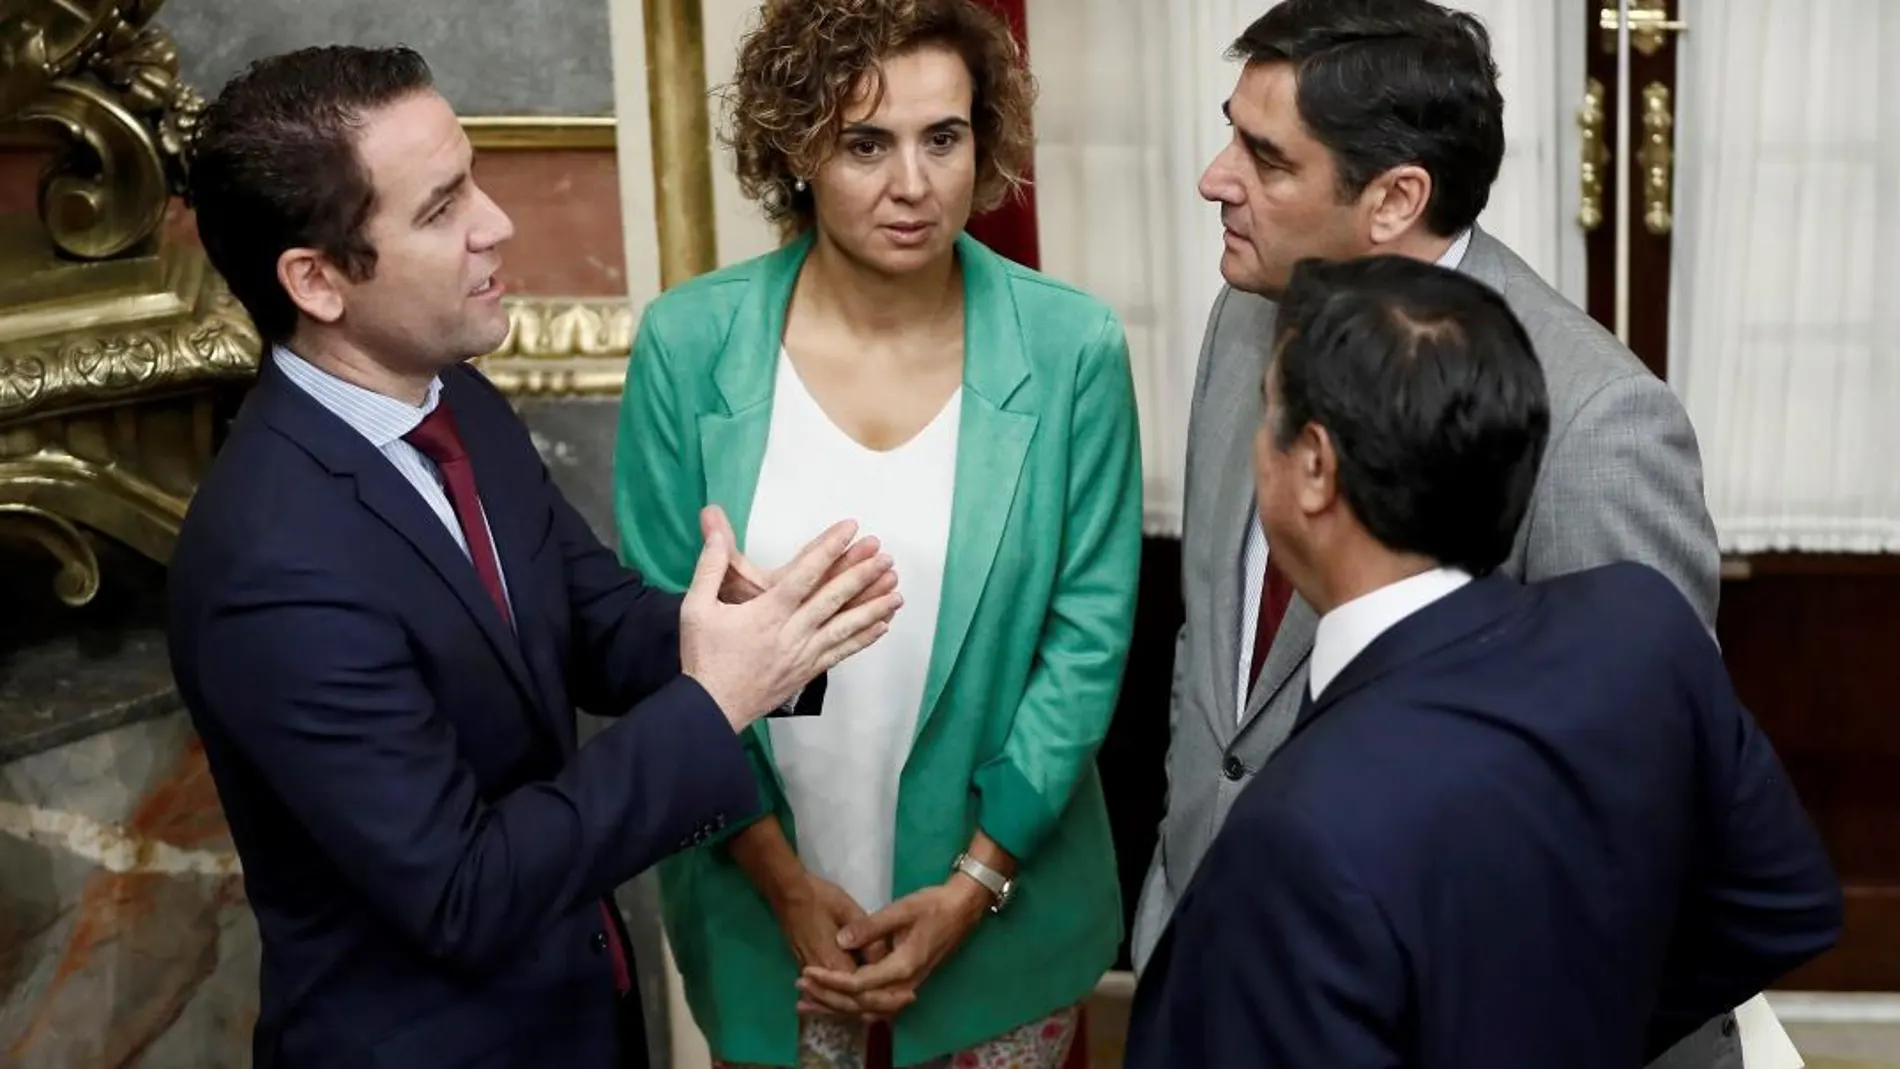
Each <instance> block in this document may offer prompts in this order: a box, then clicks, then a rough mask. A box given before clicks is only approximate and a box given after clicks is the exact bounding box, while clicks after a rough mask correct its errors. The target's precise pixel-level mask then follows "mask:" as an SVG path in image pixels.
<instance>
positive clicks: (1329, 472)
mask: <svg viewBox="0 0 1900 1069" xmlns="http://www.w3.org/2000/svg"><path fill="white" fill-rule="evenodd" d="M1292 453H1293V458H1294V462H1295V465H1296V467H1295V469H1294V470H1295V472H1296V475H1297V478H1298V479H1299V495H1298V500H1299V504H1300V511H1301V512H1304V513H1305V514H1306V515H1308V516H1317V515H1319V514H1320V513H1322V512H1325V511H1326V510H1327V509H1329V508H1331V507H1332V505H1333V502H1334V501H1335V500H1337V499H1338V497H1339V454H1338V453H1337V452H1336V451H1335V450H1334V449H1333V436H1332V435H1330V434H1328V433H1326V428H1324V427H1322V426H1320V425H1319V424H1317V423H1308V424H1307V425H1306V426H1305V427H1303V428H1301V430H1300V436H1299V437H1298V438H1296V439H1294V440H1293V448H1292Z"/></svg>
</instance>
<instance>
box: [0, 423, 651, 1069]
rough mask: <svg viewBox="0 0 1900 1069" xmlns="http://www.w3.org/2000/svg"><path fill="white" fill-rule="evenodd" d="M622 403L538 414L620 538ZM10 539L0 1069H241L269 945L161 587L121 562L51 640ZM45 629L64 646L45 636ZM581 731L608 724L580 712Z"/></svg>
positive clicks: (45, 580)
mask: <svg viewBox="0 0 1900 1069" xmlns="http://www.w3.org/2000/svg"><path fill="white" fill-rule="evenodd" d="M615 405H616V402H615V401H614V400H613V399H611V398H609V399H600V400H549V401H530V402H524V403H523V405H522V408H523V415H524V417H525V418H526V419H527V420H528V422H529V424H530V427H531V428H532V430H533V433H534V436H535V440H536V444H537V445H538V446H539V447H540V448H541V450H542V454H543V456H544V457H545V458H546V459H547V461H548V464H549V467H550V469H551V470H552V471H553V473H554V477H555V479H556V480H557V482H559V483H560V484H561V485H562V487H563V489H564V490H566V492H567V493H568V495H569V496H570V498H571V499H572V500H573V501H574V503H575V505H576V507H577V508H579V509H580V510H581V512H582V513H583V515H585V516H586V517H587V519H588V520H589V521H590V523H592V524H593V525H594V526H595V528H596V530H597V531H601V532H607V531H610V530H611V524H612V511H611V488H610V484H609V476H608V472H609V471H610V467H611V465H610V461H609V459H608V458H609V457H610V455H611V450H612V442H613V423H614V415H615ZM17 549H18V547H16V546H11V545H8V544H0V564H4V567H0V589H5V590H6V591H7V592H8V595H9V598H10V600H11V602H12V604H13V606H14V607H16V608H19V609H20V610H21V611H20V612H19V613H17V614H12V615H8V616H6V617H5V618H0V1065H4V1066H7V1067H9V1069H240V1067H243V1066H248V1065H250V1063H251V1058H250V1034H251V1026H252V1023H253V1021H254V1020H255V1018H256V1013H257V969H258V954H259V947H258V938H257V928H256V924H255V922H254V920H253V918H252V915H251V912H250V910H249V908H248V907H247V905H246V901H245V898H244V888H243V880H242V875H241V871H240V868H239V865H238V861H237V857H236V855H235V853H234V852H233V848H232V844H231V839H230V834H229V831H228V829H227V827H226V824H225V821H224V816H223V811H222V809H221V807H220V805H219V803H218V798H217V793H216V790H215V787H214V785H213V783H212V780H211V776H210V772H209V770H208V768H207V767H206V764H205V759H204V753H203V749H202V747H201V746H200V744H199V742H198V739H197V737H196V735H195V733H194V732H193V731H192V730H191V725H190V723H189V721H188V719H187V717H186V716H185V714H184V713H183V712H182V711H181V710H180V709H179V707H178V703H177V700H176V698H175V696H174V695H173V694H172V693H171V690H170V685H169V672H168V668H167V665H166V662H165V654H164V645H163V641H162V637H161V636H160V635H159V634H158V633H157V632H156V631H155V626H156V623H157V620H158V615H157V611H156V610H157V604H158V601H157V595H158V593H159V591H160V590H161V589H162V573H160V572H159V571H158V570H157V569H156V567H155V566H146V567H140V566H139V565H138V564H137V563H136V562H133V561H130V560H125V559H114V560H111V561H109V562H108V563H109V564H113V565H116V567H110V568H108V572H107V574H108V576H109V577H114V578H113V579H112V581H111V582H110V583H109V585H108V588H107V589H106V590H104V591H102V594H101V601H100V603H98V604H96V605H94V606H90V607H88V608H87V609H86V610H82V611H80V612H78V613H76V614H74V616H73V618H72V620H71V621H70V623H71V626H65V627H60V628H53V627H52V626H51V623H52V621H53V619H54V614H56V613H59V612H62V611H64V612H70V611H71V610H62V609H60V608H59V607H57V606H56V605H54V604H53V603H52V601H51V587H50V582H49V580H50V574H51V565H50V563H49V562H45V561H40V560H38V559H37V558H35V557H33V556H32V555H30V554H27V555H21V554H20V553H18V552H17ZM52 632H57V635H56V636H52V634H51V633H52ZM584 720H586V721H587V722H585V723H584V724H583V735H587V734H591V733H592V731H593V730H596V729H597V728H598V726H599V725H598V723H597V722H594V721H592V720H591V718H584ZM619 901H620V905H621V909H622V912H623V913H624V914H625V916H626V917H627V921H628V928H629V931H630V932H631V934H632V936H633V940H634V948H635V953H636V956H637V966H638V972H639V979H640V984H641V988H642V995H643V1001H644V1004H645V1006H646V1008H647V1019H648V1036H649V1040H650V1044H651V1051H650V1054H651V1055H652V1057H653V1059H654V1064H655V1065H660V1066H664V1065H667V1064H668V1063H669V1060H670V1057H671V1042H672V1040H671V1036H670V1032H669V1022H668V1016H667V996H666V991H665V989H664V983H665V980H664V973H663V971H662V961H663V959H662V954H661V941H662V939H661V934H660V930H659V924H658V919H657V918H658V910H657V900H656V890H655V888H654V885H653V880H652V877H651V876H645V877H642V878H640V879H637V880H635V881H633V882H632V883H630V884H628V885H626V886H624V887H623V888H621V891H620V894H619Z"/></svg>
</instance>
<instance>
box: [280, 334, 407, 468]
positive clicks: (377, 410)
mask: <svg viewBox="0 0 1900 1069" xmlns="http://www.w3.org/2000/svg"><path fill="white" fill-rule="evenodd" d="M271 360H272V361H273V362H274V363H275V364H276V365H277V369H278V370H279V371H282V372H283V373H284V375H285V377H287V378H288V379H290V381H292V382H294V383H296V384H297V385H298V387H300V388H301V389H302V390H303V391H304V392H305V393H308V394H309V395H310V396H311V397H314V398H316V401H317V403H318V404H320V405H322V406H323V407H324V408H326V409H328V410H329V411H330V412H331V413H333V414H334V415H335V416H336V417H337V418H338V419H340V420H342V421H343V422H345V423H347V424H349V425H350V426H351V427H354V428H355V429H356V432H357V433H358V434H361V435H362V436H363V437H365V438H367V439H369V441H370V444H371V445H373V446H375V447H376V448H378V449H382V448H384V447H386V446H388V445H389V444H390V443H392V442H395V441H398V440H400V439H401V438H402V436H403V435H405V434H408V433H409V432H410V431H413V430H415V429H416V427H417V426H419V425H420V424H421V423H422V420H423V418H424V417H426V416H427V415H428V414H429V413H431V412H433V411H435V406H436V405H437V404H439V403H440V402H441V398H442V380H441V379H440V378H435V379H430V380H429V395H428V396H427V397H425V398H424V399H423V401H422V404H421V405H419V406H418V405H412V404H410V403H408V402H407V401H401V400H397V399H396V398H394V397H389V396H386V395H384V394H380V393H377V392H376V391H374V390H368V389H364V388H363V387H361V386H358V385H356V384H355V383H353V382H345V381H343V380H342V379H340V378H337V377H336V376H335V375H332V374H330V373H329V372H327V371H324V370H323V369H321V368H319V367H317V366H316V365H315V364H312V363H311V362H310V361H308V360H305V359H304V358H303V357H301V356H298V355H297V354H296V353H293V352H291V351H290V350H289V349H287V348H285V347H284V346H282V345H277V346H273V347H272V348H271Z"/></svg>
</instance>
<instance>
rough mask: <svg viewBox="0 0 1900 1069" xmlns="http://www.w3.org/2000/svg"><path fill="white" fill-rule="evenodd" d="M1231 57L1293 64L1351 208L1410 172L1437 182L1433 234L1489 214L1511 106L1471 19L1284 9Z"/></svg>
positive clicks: (1293, 4)
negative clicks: (1400, 171)
mask: <svg viewBox="0 0 1900 1069" xmlns="http://www.w3.org/2000/svg"><path fill="white" fill-rule="evenodd" d="M1228 57H1229V58H1230V59H1238V60H1244V61H1246V62H1248V63H1291V64H1293V66H1294V68H1295V71H1296V78H1297V80H1298V85H1299V90H1298V101H1299V109H1300V121H1301V122H1303V123H1305V124H1306V128H1307V129H1308V130H1310V131H1312V133H1313V136H1314V138H1316V139H1317V140H1318V141H1319V142H1320V143H1321V144H1323V145H1325V146H1326V148H1327V149H1328V150H1329V151H1331V152H1332V155H1333V161H1334V164H1335V166H1337V167H1338V169H1339V187H1340V188H1339V192H1340V196H1341V197H1342V198H1343V199H1351V198H1353V197H1357V196H1358V195H1359V194H1360V193H1362V192H1364V191H1365V188H1366V185H1367V184H1368V183H1370V182H1371V181H1372V180H1373V179H1374V178H1377V177H1378V176H1379V175H1381V174H1384V173H1385V172H1387V171H1389V170H1391V169H1392V168H1394V167H1398V166H1401V165H1404V164H1408V163H1412V164H1417V165H1418V166H1420V167H1423V168H1424V169H1425V170H1426V172H1427V173H1429V174H1430V175H1431V176H1432V196H1431V200H1430V201H1429V202H1428V203H1427V205H1426V208H1425V224H1426V225H1427V226H1429V227H1430V228H1431V229H1432V231H1433V233H1436V234H1438V235H1440V236H1442V237H1450V236H1452V235H1453V234H1457V233H1459V232H1460V231H1462V230H1464V229H1466V228H1467V227H1469V226H1471V224H1473V223H1475V222H1477V219H1478V216H1479V215H1480V214H1481V213H1483V211H1484V206H1485V204H1486V203H1487V202H1488V201H1489V200H1490V198H1491V184H1492V183H1493V182H1496V181H1497V177H1498V168H1499V167H1500V166H1502V165H1503V163H1504V97H1503V95H1502V94H1500V93H1499V92H1498V68H1497V64H1496V63H1495V62H1493V61H1492V59H1491V36H1490V34H1489V33H1487V32H1486V30H1485V28H1484V24H1483V23H1482V22H1479V21H1478V20H1477V18H1475V17H1474V16H1472V15H1470V14H1467V13H1465V12H1462V11H1451V10H1448V9H1446V8H1443V7H1440V6H1439V5H1437V4H1434V3H1430V2H1428V0H1286V2H1285V3H1282V4H1280V5H1278V6H1276V7H1274V8H1273V9H1272V10H1270V11H1268V12H1267V13H1266V14H1265V15H1262V16H1261V17H1260V18H1259V19H1257V20H1255V22H1254V24H1253V25H1251V26H1249V27H1247V30H1246V32H1245V33H1242V34H1241V35H1240V37H1239V38H1238V39H1237V40H1235V41H1234V43H1233V46H1232V47H1231V48H1230V49H1229V50H1228Z"/></svg>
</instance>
